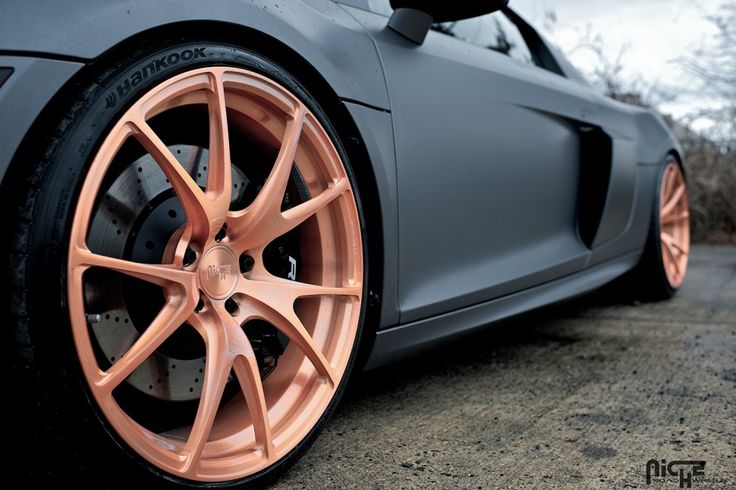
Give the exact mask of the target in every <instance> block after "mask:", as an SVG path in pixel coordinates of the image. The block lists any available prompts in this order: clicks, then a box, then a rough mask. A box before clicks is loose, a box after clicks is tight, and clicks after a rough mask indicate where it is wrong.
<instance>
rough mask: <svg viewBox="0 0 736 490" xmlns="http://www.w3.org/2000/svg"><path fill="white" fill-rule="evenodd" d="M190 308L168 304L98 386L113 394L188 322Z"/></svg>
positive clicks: (102, 378)
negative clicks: (116, 388) (113, 391)
mask: <svg viewBox="0 0 736 490" xmlns="http://www.w3.org/2000/svg"><path fill="white" fill-rule="evenodd" d="M190 306H191V307H193V305H188V304H179V305H176V304H174V303H172V302H171V301H169V302H167V303H166V304H165V305H164V307H163V308H162V309H161V311H160V312H159V313H158V315H156V318H154V319H153V321H152V322H151V324H150V325H149V326H148V328H147V329H146V330H145V331H144V332H143V333H142V334H141V336H140V337H139V338H138V340H136V341H135V343H133V345H132V346H131V347H130V349H128V351H127V352H126V353H125V354H124V355H123V356H122V357H121V358H120V359H118V360H117V362H115V364H113V365H112V367H110V369H108V370H107V371H106V372H105V373H103V375H102V377H101V378H100V379H99V380H98V381H97V383H96V384H97V386H98V387H99V388H102V389H104V390H105V391H106V392H107V393H111V392H112V390H114V389H115V387H117V386H118V385H119V384H120V383H121V382H122V381H123V380H124V379H125V378H127V377H128V376H130V375H131V373H133V371H135V370H136V369H137V368H138V366H140V365H141V363H143V361H145V360H146V359H147V358H148V357H149V356H150V355H151V354H153V352H154V351H155V350H156V349H158V348H159V347H160V346H161V344H162V343H163V342H164V341H165V340H166V339H168V338H169V337H170V336H171V334H173V333H174V332H175V331H176V330H177V329H178V328H179V327H180V326H181V325H182V324H183V323H184V322H185V321H186V319H187V317H188V316H189V311H190Z"/></svg>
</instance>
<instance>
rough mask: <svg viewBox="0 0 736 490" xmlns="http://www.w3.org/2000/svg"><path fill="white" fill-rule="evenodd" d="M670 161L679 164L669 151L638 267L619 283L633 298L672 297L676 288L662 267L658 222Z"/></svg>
mask: <svg viewBox="0 0 736 490" xmlns="http://www.w3.org/2000/svg"><path fill="white" fill-rule="evenodd" d="M671 163H674V164H677V165H680V167H681V168H682V166H681V164H680V163H679V162H678V161H677V160H676V159H675V158H674V157H673V156H671V155H670V156H668V157H667V159H666V161H665V163H664V165H662V166H661V167H660V168H659V174H658V176H657V187H656V191H655V192H654V199H653V202H652V208H651V211H650V212H651V219H650V223H649V232H648V234H647V241H646V245H645V246H644V253H643V255H642V257H641V260H640V261H639V264H638V265H637V267H636V268H635V269H634V270H633V271H631V272H630V273H628V274H627V275H626V276H624V278H623V280H622V281H620V285H619V286H620V290H621V291H625V292H627V293H628V294H629V295H630V296H632V293H633V296H634V297H633V299H635V300H638V301H652V302H654V301H663V300H667V299H670V298H672V296H674V295H675V293H676V292H677V288H674V287H672V285H670V282H669V281H668V279H667V273H666V272H665V269H664V261H663V258H662V241H661V238H660V223H659V207H660V202H659V201H660V188H661V184H662V177H663V176H664V171H665V168H667V165H669V164H671Z"/></svg>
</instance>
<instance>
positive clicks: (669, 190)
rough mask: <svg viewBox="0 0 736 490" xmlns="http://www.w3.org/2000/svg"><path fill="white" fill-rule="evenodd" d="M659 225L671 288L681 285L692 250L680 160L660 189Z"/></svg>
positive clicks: (673, 164)
mask: <svg viewBox="0 0 736 490" xmlns="http://www.w3.org/2000/svg"><path fill="white" fill-rule="evenodd" d="M659 193H660V194H659V195H660V198H659V228H660V235H659V236H660V241H661V247H662V263H663V266H664V270H665V274H666V276H667V281H668V282H669V285H670V287H672V288H674V289H676V288H679V287H680V286H681V285H682V282H683V281H684V280H685V273H686V272H687V261H688V255H689V253H690V212H689V208H688V202H687V189H686V186H685V176H684V175H683V173H682V169H681V168H680V165H679V164H678V163H677V162H670V163H668V164H667V166H666V167H665V169H664V173H663V175H662V183H661V185H660V190H659Z"/></svg>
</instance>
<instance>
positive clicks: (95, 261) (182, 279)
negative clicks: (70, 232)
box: [69, 246, 196, 293]
mask: <svg viewBox="0 0 736 490" xmlns="http://www.w3.org/2000/svg"><path fill="white" fill-rule="evenodd" d="M69 260H70V261H71V262H72V263H73V264H75V265H76V266H78V267H101V268H103V269H109V270H113V271H116V272H120V273H122V274H125V275H128V276H131V277H135V278H138V279H141V280H143V281H147V282H150V283H153V284H157V285H159V286H162V287H166V288H168V287H171V286H173V285H178V286H181V287H182V288H183V289H184V290H185V291H186V292H187V293H189V292H190V291H194V290H196V279H195V275H194V273H193V272H188V271H183V270H180V269H179V268H178V267H177V266H176V265H174V264H143V263H140V262H131V261H128V260H123V259H116V258H114V257H107V256H105V255H99V254H96V253H93V252H91V251H90V250H89V249H86V248H82V247H75V246H72V248H71V249H70V254H69Z"/></svg>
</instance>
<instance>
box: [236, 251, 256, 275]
mask: <svg viewBox="0 0 736 490" xmlns="http://www.w3.org/2000/svg"><path fill="white" fill-rule="evenodd" d="M254 265H256V261H255V259H253V257H251V256H250V255H248V254H241V255H240V273H241V274H245V273H246V272H250V271H252V270H253V266H254Z"/></svg>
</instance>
